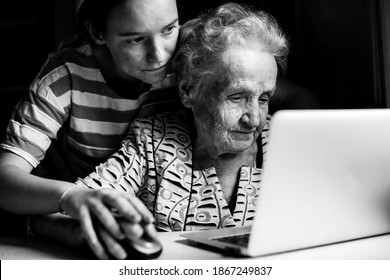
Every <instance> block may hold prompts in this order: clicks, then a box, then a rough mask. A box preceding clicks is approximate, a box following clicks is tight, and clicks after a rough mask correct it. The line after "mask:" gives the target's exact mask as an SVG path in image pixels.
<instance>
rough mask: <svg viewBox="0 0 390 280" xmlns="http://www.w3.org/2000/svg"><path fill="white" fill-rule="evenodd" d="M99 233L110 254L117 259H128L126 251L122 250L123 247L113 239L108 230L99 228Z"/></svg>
mask: <svg viewBox="0 0 390 280" xmlns="http://www.w3.org/2000/svg"><path fill="white" fill-rule="evenodd" d="M97 230H98V232H99V236H100V238H101V240H102V241H103V242H104V244H105V247H106V248H107V250H108V251H109V253H110V254H111V255H112V256H113V257H114V258H115V259H120V260H122V259H125V258H126V257H127V253H126V251H125V250H124V249H123V248H122V246H121V245H120V244H119V243H118V242H117V241H116V240H115V238H113V237H112V235H111V234H109V233H108V231H106V229H105V228H104V227H102V226H98V229H97Z"/></svg>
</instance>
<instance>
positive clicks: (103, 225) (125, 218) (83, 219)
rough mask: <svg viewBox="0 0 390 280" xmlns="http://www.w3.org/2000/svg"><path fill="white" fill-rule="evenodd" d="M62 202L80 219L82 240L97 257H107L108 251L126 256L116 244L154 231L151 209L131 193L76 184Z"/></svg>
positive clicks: (68, 211)
mask: <svg viewBox="0 0 390 280" xmlns="http://www.w3.org/2000/svg"><path fill="white" fill-rule="evenodd" d="M61 206H62V209H63V210H65V211H66V212H67V213H68V214H69V215H71V216H72V217H73V218H76V219H78V220H79V221H80V226H81V230H82V234H83V236H84V238H85V240H86V241H87V243H88V245H89V247H90V248H91V249H92V251H93V253H94V254H95V255H96V256H97V257H98V258H100V259H109V258H110V255H111V256H113V257H115V258H118V259H122V258H125V257H126V252H125V250H124V249H123V248H122V246H121V245H119V243H120V241H121V240H123V239H125V238H128V239H130V240H136V239H138V238H140V237H141V236H143V234H144V233H145V232H146V233H148V234H149V235H151V236H153V235H154V236H155V234H156V233H155V232H156V231H155V229H154V226H153V224H152V222H153V220H154V218H153V215H152V213H151V212H150V211H149V210H148V209H147V208H146V206H145V205H144V204H143V203H142V202H141V201H140V200H139V199H138V198H137V197H136V196H135V195H133V194H129V193H124V192H120V191H117V190H111V189H100V190H90V189H85V188H81V187H80V188H79V187H75V188H74V189H72V190H71V191H69V192H68V194H67V196H66V197H65V198H64V200H63V202H62V205H61ZM102 243H103V244H102Z"/></svg>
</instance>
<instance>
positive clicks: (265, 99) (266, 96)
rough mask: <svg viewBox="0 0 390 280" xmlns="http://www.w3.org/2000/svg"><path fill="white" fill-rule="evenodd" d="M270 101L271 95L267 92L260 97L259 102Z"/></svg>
mask: <svg viewBox="0 0 390 280" xmlns="http://www.w3.org/2000/svg"><path fill="white" fill-rule="evenodd" d="M268 101H269V95H268V94H267V95H262V96H260V98H259V103H260V104H265V103H267V102H268Z"/></svg>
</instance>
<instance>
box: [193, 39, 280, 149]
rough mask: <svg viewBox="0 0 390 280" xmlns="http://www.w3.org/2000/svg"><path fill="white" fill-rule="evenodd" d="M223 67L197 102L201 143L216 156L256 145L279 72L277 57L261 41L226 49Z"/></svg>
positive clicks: (199, 140)
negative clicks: (264, 49)
mask: <svg viewBox="0 0 390 280" xmlns="http://www.w3.org/2000/svg"><path fill="white" fill-rule="evenodd" d="M222 69H223V71H221V72H220V73H223V74H222V77H218V78H215V79H214V80H211V81H210V84H209V87H208V88H209V92H207V93H206V94H205V95H204V96H205V97H204V98H203V99H202V100H201V101H199V102H198V103H196V105H195V106H193V111H194V118H195V124H196V128H197V134H198V138H197V139H198V143H202V145H206V146H207V150H209V151H212V153H213V154H214V153H215V156H218V155H222V154H226V153H237V152H242V151H244V150H246V149H248V148H250V147H252V146H253V144H254V143H255V141H256V139H257V137H258V136H259V135H260V133H261V131H262V129H263V127H264V125H265V122H266V117H267V114H268V101H269V99H270V98H271V96H272V95H273V92H274V90H275V83H276V75H277V66H276V62H275V59H274V57H273V56H272V55H271V54H269V53H267V52H264V51H262V47H261V46H260V45H258V44H249V45H247V46H245V47H243V46H240V47H234V48H231V49H229V50H227V51H225V52H224V54H223V56H222Z"/></svg>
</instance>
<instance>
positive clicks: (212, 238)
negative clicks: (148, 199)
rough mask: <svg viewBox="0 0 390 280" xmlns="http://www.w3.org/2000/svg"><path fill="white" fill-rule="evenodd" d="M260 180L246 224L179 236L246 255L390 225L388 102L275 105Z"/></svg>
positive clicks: (373, 232)
mask: <svg viewBox="0 0 390 280" xmlns="http://www.w3.org/2000/svg"><path fill="white" fill-rule="evenodd" d="M261 184H262V185H261V193H260V197H259V198H258V204H257V209H256V216H255V219H254V221H253V223H252V226H249V227H238V228H226V229H217V230H209V231H198V232H187V233H184V234H182V235H181V236H183V237H185V238H187V239H189V240H193V241H195V242H199V243H203V244H207V245H209V246H210V248H211V247H217V248H220V249H223V250H227V251H229V252H232V253H234V254H240V255H244V256H252V257H253V256H263V255H270V254H278V253H284V252H289V251H294V250H299V249H307V248H313V247H317V246H323V245H328V244H334V243H340V242H345V241H351V240H357V239H362V238H367V237H372V236H378V235H383V234H387V233H390V110H389V109H342V110H341V109H340V110H339V109H322V110H283V111H278V112H276V113H275V114H274V117H273V118H272V121H271V132H270V139H269V146H268V151H267V153H266V160H265V163H264V169H263V179H262V183H261ZM242 236H244V240H245V239H247V240H246V241H240V240H241V239H242V238H243V237H242ZM245 237H246V238H245ZM231 241H233V242H231Z"/></svg>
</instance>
